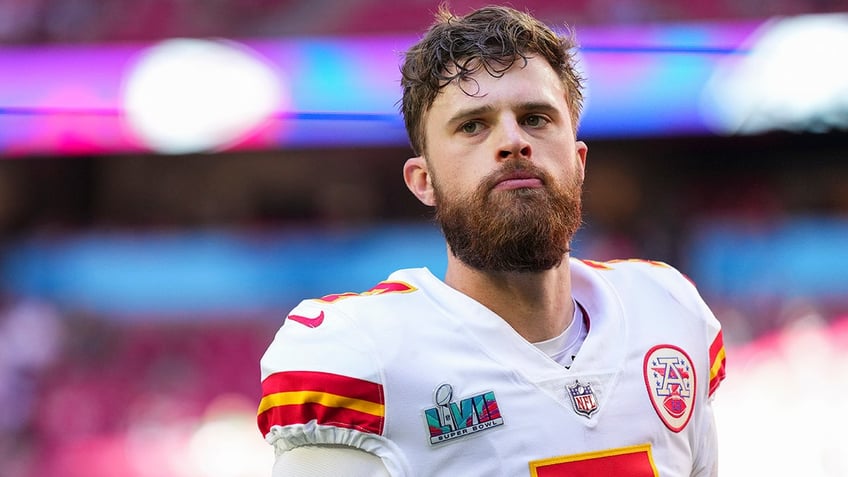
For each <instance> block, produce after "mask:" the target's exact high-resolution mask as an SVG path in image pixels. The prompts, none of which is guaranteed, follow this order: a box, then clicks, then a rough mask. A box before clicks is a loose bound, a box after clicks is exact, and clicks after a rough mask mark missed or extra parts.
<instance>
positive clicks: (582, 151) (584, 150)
mask: <svg viewBox="0 0 848 477" xmlns="http://www.w3.org/2000/svg"><path fill="white" fill-rule="evenodd" d="M576 148H577V160H579V161H580V174H581V175H582V176H583V177H582V179H585V178H586V155H587V154H588V153H589V146H587V145H586V143H585V142H583V141H577V143H576Z"/></svg>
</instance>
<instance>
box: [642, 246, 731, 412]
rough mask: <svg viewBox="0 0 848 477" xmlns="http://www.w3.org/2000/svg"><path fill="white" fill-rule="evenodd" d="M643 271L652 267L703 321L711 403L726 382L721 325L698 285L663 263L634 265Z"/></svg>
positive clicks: (663, 284) (675, 295)
mask: <svg viewBox="0 0 848 477" xmlns="http://www.w3.org/2000/svg"><path fill="white" fill-rule="evenodd" d="M634 263H637V264H639V265H640V266H643V267H650V269H651V271H652V272H653V273H651V276H654V277H655V279H656V280H657V281H658V282H659V283H660V285H661V286H663V287H664V288H665V289H666V290H668V292H669V293H670V294H671V295H672V296H673V298H674V299H675V300H676V301H677V302H679V303H680V304H682V305H683V306H684V307H686V308H687V309H689V310H691V311H692V313H693V314H695V315H697V316H698V317H700V319H701V320H702V323H703V325H704V341H703V343H704V346H705V347H706V350H707V366H708V371H709V374H708V376H709V379H708V385H707V397H708V398H709V399H712V398H713V396H714V395H715V392H716V390H717V389H718V387H719V384H721V382H722V381H723V380H724V378H725V350H724V338H723V336H722V331H721V323H719V321H718V319H716V317H715V315H714V314H713V312H712V310H711V309H710V307H709V306H708V305H707V303H706V302H705V301H704V299H703V298H702V297H701V294H700V293H699V292H698V289H697V287H696V286H695V282H693V281H692V280H691V279H690V278H689V277H687V276H686V275H684V274H682V273H681V272H680V271H678V270H677V269H676V268H674V267H672V266H670V265H667V264H665V263H662V262H649V261H634Z"/></svg>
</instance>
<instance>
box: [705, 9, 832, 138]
mask: <svg viewBox="0 0 848 477" xmlns="http://www.w3.org/2000/svg"><path fill="white" fill-rule="evenodd" d="M746 49H748V50H749V53H748V54H747V55H745V56H744V57H726V58H725V59H723V60H722V62H721V63H719V65H718V68H717V69H716V70H715V73H714V74H713V77H712V78H711V79H710V81H709V82H708V83H707V86H706V88H705V89H704V94H703V98H702V102H701V108H702V111H703V115H704V117H705V118H707V121H708V123H709V124H710V125H711V126H712V127H713V128H714V130H715V131H717V132H719V133H724V134H758V133H763V132H766V131H770V130H786V131H793V132H827V131H830V130H848V61H846V59H845V55H846V54H845V52H846V51H848V14H818V15H803V16H798V17H789V18H777V19H774V20H772V21H769V22H766V23H765V24H764V25H763V26H762V27H760V28H759V29H758V30H757V31H755V32H754V33H753V35H751V38H750V39H749V40H748V41H747V42H746Z"/></svg>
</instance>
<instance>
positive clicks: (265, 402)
mask: <svg viewBox="0 0 848 477" xmlns="http://www.w3.org/2000/svg"><path fill="white" fill-rule="evenodd" d="M306 403H317V404H321V405H322V406H327V407H342V408H346V409H352V410H354V411H359V412H364V413H366V414H371V415H374V416H378V417H383V415H384V414H385V406H383V405H382V404H379V403H376V402H371V401H365V400H362V399H353V398H349V397H347V396H340V395H338V394H332V393H323V392H320V391H291V392H284V393H274V394H269V395H267V396H265V397H263V398H262V401H260V402H259V411H258V414H262V413H263V412H265V411H267V410H268V409H271V408H272V407H277V406H291V405H299V404H306Z"/></svg>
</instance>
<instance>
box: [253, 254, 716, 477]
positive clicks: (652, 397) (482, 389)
mask: <svg viewBox="0 0 848 477" xmlns="http://www.w3.org/2000/svg"><path fill="white" fill-rule="evenodd" d="M570 267H571V274H572V287H573V295H574V297H575V299H576V301H577V303H578V304H579V305H580V306H581V307H582V308H583V310H584V311H585V314H586V316H587V317H588V322H589V333H588V336H587V337H586V340H585V342H584V343H583V345H582V347H581V348H580V351H579V352H578V354H577V356H576V358H575V360H574V362H573V364H572V365H571V366H570V367H569V368H565V367H563V366H561V365H560V364H557V363H556V362H555V361H554V360H552V359H551V358H549V357H548V356H547V355H546V354H544V353H543V352H541V351H540V350H539V349H538V348H537V347H535V346H534V345H533V344H531V343H529V342H527V341H526V340H525V339H524V338H522V337H521V336H520V335H519V334H518V333H516V332H515V331H514V330H513V329H512V328H511V327H510V326H509V325H508V324H507V323H506V322H505V321H504V320H503V319H501V318H500V317H499V316H497V315H496V314H494V313H493V312H492V311H490V310H489V309H487V308H486V307H484V306H483V305H481V304H480V303H479V302H477V301H475V300H473V299H471V298H469V297H468V296H466V295H464V294H462V293H460V292H458V291H457V290H455V289H453V288H451V287H449V286H447V285H446V284H445V283H443V282H442V281H441V280H439V279H438V278H436V277H435V276H433V275H432V274H431V273H430V272H429V271H427V270H426V269H413V270H401V271H398V272H395V273H393V274H392V275H391V276H390V277H389V279H388V280H387V281H385V282H381V283H380V284H379V285H377V286H376V287H374V288H373V289H371V290H369V291H367V292H364V293H359V294H356V293H345V294H340V295H329V296H326V297H323V298H321V299H313V300H305V301H303V302H301V303H300V304H299V305H298V306H297V307H296V308H295V309H294V310H293V311H292V312H291V313H290V314H289V316H288V318H287V319H286V321H285V323H284V325H283V326H282V327H281V328H280V330H279V332H278V333H277V336H276V337H275V339H274V342H273V343H272V344H271V346H270V347H269V348H268V350H267V352H266V353H265V355H264V357H263V358H262V362H261V365H262V380H263V383H262V385H263V399H262V401H261V403H260V406H259V416H258V421H259V427H260V429H261V431H262V433H263V435H264V436H265V439H266V440H267V441H268V442H269V443H272V444H274V445H275V446H276V447H277V449H278V452H283V451H285V450H288V449H292V448H295V447H299V446H304V445H315V444H318V445H320V444H340V445H347V446H352V447H356V448H359V449H362V450H365V451H367V452H370V453H373V454H376V455H377V456H379V457H380V458H381V459H382V460H383V462H384V464H385V465H386V467H387V468H388V470H389V471H390V473H391V474H392V475H393V476H404V477H406V476H434V475H446V476H447V475H450V476H452V475H462V476H477V475H479V476H510V477H512V476H527V475H530V476H540V477H550V476H566V475H567V476H590V475H591V476H595V475H628V476H657V475H659V476H664V477H666V476H667V477H673V476H690V475H693V476H711V475H715V473H716V468H717V464H716V443H715V429H714V421H713V416H712V411H711V404H710V401H711V398H712V395H713V392H714V391H715V389H716V387H717V386H718V384H719V382H720V381H721V380H722V378H723V377H724V348H723V345H722V338H721V330H720V327H719V323H718V322H717V321H716V319H715V318H714V317H713V315H712V313H711V312H710V311H709V309H708V308H707V306H706V305H705V304H704V302H703V301H702V300H701V298H700V296H699V295H698V293H697V292H696V290H695V287H694V286H693V285H692V284H691V283H690V282H689V281H688V280H686V279H685V278H684V277H683V276H682V275H681V274H680V273H679V272H677V271H676V270H674V269H673V268H671V267H669V266H667V265H665V264H662V263H658V262H645V261H619V262H604V263H599V262H590V261H580V260H576V259H571V260H570Z"/></svg>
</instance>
